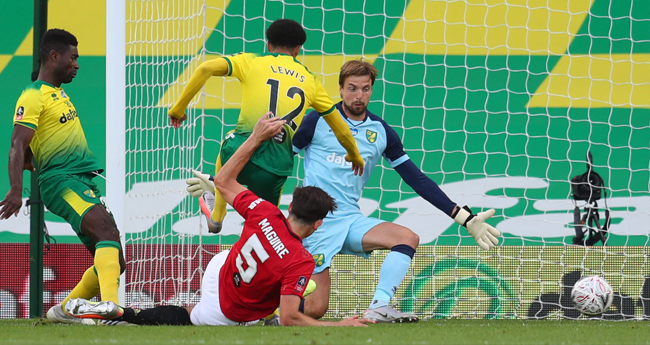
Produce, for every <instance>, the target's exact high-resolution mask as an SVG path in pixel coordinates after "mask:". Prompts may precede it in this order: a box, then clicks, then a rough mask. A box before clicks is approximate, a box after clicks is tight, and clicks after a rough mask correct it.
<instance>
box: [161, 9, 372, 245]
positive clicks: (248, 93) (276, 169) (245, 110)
mask: <svg viewBox="0 0 650 345" xmlns="http://www.w3.org/2000/svg"><path fill="white" fill-rule="evenodd" d="M266 38H267V40H268V43H267V48H268V51H269V53H268V54H252V53H242V54H238V55H235V56H228V57H220V58H217V59H214V60H210V61H206V62H204V63H202V64H201V65H200V66H199V67H198V68H197V69H196V70H195V71H194V73H193V74H192V77H191V78H190V80H189V82H188V83H187V85H186V86H185V88H184V89H183V92H182V94H181V96H180V97H179V99H178V100H177V101H176V103H175V104H174V106H173V107H172V108H171V109H170V110H169V112H168V115H169V117H170V121H171V124H172V126H174V127H175V128H178V127H179V126H180V124H181V122H182V121H184V120H185V119H186V118H187V117H186V115H185V108H187V105H188V104H189V102H190V101H191V100H192V98H193V97H194V95H195V94H196V93H197V92H198V91H199V90H200V89H201V88H202V87H203V85H204V84H205V82H206V81H207V80H208V79H209V78H210V77H212V76H232V77H236V78H237V79H239V80H240V81H241V85H242V107H241V111H240V114H239V119H238V120H237V127H236V128H235V130H234V131H232V132H230V133H228V135H227V136H226V138H225V139H224V141H223V144H222V146H221V152H220V153H219V156H218V157H217V161H216V171H217V172H218V171H219V169H220V168H221V165H222V164H225V163H226V162H227V161H228V159H229V158H230V157H231V156H232V154H233V153H234V152H235V150H237V147H239V146H240V145H241V144H242V143H243V142H244V141H245V140H246V138H247V137H248V136H249V135H250V133H251V130H252V129H253V126H254V125H255V123H256V122H257V120H258V119H259V118H260V116H261V114H264V113H266V112H267V111H270V112H272V113H273V114H274V115H275V116H277V117H281V118H282V119H283V120H285V121H286V125H285V127H284V128H283V129H282V132H281V133H280V134H278V136H277V137H275V138H273V140H271V141H268V142H265V143H263V144H262V146H261V147H260V149H259V150H257V151H256V152H255V154H254V155H253V157H252V158H251V160H250V164H248V165H247V166H246V167H245V168H244V169H243V170H242V174H241V175H240V176H239V178H238V181H239V182H241V183H242V184H244V185H246V186H247V187H248V188H249V189H250V190H251V191H252V192H254V193H255V194H257V195H258V196H260V197H262V198H263V199H264V200H268V201H270V202H272V203H274V204H276V205H278V204H279V202H280V196H281V195H282V188H283V186H284V183H285V181H286V180H287V176H289V175H291V173H292V171H293V152H292V145H291V138H292V137H293V134H294V132H295V131H296V129H297V128H298V127H299V126H300V123H301V122H302V118H303V116H304V114H305V111H306V110H307V109H308V108H310V107H312V108H314V109H315V110H316V111H317V112H318V114H319V116H320V117H322V118H323V120H324V121H325V122H326V123H327V124H328V126H329V128H331V129H332V131H333V132H334V135H335V136H336V140H338V142H339V143H340V144H341V145H342V146H343V147H344V148H345V150H346V152H347V156H348V159H349V160H350V161H351V162H352V164H351V165H350V167H351V169H353V170H354V171H355V173H356V174H359V175H360V174H361V173H362V172H363V165H364V162H363V160H362V159H361V156H360V155H359V151H358V150H357V147H356V143H355V141H354V138H353V137H352V133H351V132H350V129H349V128H348V126H347V125H346V124H345V122H344V121H343V118H342V117H341V115H340V114H339V112H338V110H337V109H336V108H335V107H334V103H333V102H332V100H331V98H330V97H329V96H328V95H327V92H326V91H325V89H324V88H323V86H322V84H321V83H320V81H318V79H316V78H315V77H314V76H313V75H312V74H311V73H310V72H309V71H308V70H307V68H306V67H305V66H303V65H301V64H300V63H299V62H298V61H297V60H296V59H295V57H296V56H297V55H298V53H299V52H300V49H301V48H302V45H303V44H304V43H305V41H306V40H307V34H306V33H305V30H304V29H303V27H302V25H300V24H299V23H297V22H296V21H294V20H291V19H278V20H276V21H274V22H273V23H272V24H271V25H270V26H269V28H268V29H267V30H266ZM200 195H201V193H200V192H196V193H193V194H192V196H200ZM215 197H216V200H215V207H214V210H213V212H212V215H211V216H208V228H209V231H210V232H213V233H218V232H220V231H221V227H222V222H223V219H224V217H225V216H226V203H225V201H224V200H223V198H221V197H220V196H219V193H218V192H217V191H215ZM205 202H206V201H205V200H201V203H202V204H205ZM202 206H204V205H202ZM203 209H204V210H205V207H203Z"/></svg>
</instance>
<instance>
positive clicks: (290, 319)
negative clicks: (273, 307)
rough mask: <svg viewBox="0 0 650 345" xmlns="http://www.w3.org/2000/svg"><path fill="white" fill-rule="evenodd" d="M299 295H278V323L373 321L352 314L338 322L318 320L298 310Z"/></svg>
mask: <svg viewBox="0 0 650 345" xmlns="http://www.w3.org/2000/svg"><path fill="white" fill-rule="evenodd" d="M299 307H300V297H298V296H296V295H282V296H280V310H281V312H280V324H281V325H282V326H355V327H367V325H366V324H367V323H375V322H374V321H370V320H367V319H359V317H358V316H353V317H350V318H347V319H345V320H341V321H338V322H332V321H319V320H316V319H313V318H311V317H309V316H307V315H305V314H303V313H301V312H300V311H298V308H299Z"/></svg>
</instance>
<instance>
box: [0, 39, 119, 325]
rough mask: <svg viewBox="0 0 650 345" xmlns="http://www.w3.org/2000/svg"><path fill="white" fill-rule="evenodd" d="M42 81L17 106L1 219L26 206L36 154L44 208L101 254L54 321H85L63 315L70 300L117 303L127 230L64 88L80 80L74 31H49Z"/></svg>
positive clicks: (42, 52) (43, 51)
mask: <svg viewBox="0 0 650 345" xmlns="http://www.w3.org/2000/svg"><path fill="white" fill-rule="evenodd" d="M40 58H41V65H40V71H39V73H38V78H37V80H36V81H35V82H34V83H32V84H30V85H29V86H27V87H26V88H25V90H24V91H23V93H22V95H21V96H20V98H18V102H17V104H16V112H15V115H14V127H13V133H12V136H11V149H10V151H9V181H10V184H11V189H10V190H9V192H8V193H7V195H6V196H5V198H4V200H2V202H0V219H7V218H9V217H10V216H11V215H12V214H14V215H16V214H17V213H18V211H19V210H20V207H21V206H22V189H23V173H22V170H23V168H24V167H25V166H26V165H27V162H28V161H29V160H30V157H29V156H30V153H29V149H30V148H31V152H32V153H33V158H34V162H35V163H36V165H37V166H38V167H39V174H38V184H39V186H40V188H41V196H42V199H43V203H44V204H45V206H46V207H47V208H48V209H49V210H50V211H51V212H52V213H54V214H56V215H58V216H60V217H62V218H63V219H65V220H66V221H67V222H68V223H69V224H70V225H71V226H72V229H73V230H74V231H75V232H76V233H77V236H79V239H80V240H81V242H82V243H83V244H84V245H85V246H86V248H87V249H88V251H89V252H90V253H91V254H92V255H93V257H94V265H93V266H91V267H90V268H88V269H87V270H86V272H85V273H84V274H83V277H82V278H81V281H80V282H79V283H78V284H77V286H76V287H75V288H74V289H73V290H72V291H71V292H70V294H69V295H68V296H67V297H66V298H65V299H64V300H63V302H62V303H61V304H57V305H55V306H53V307H52V308H50V310H48V312H47V318H48V319H50V320H51V321H54V322H66V323H84V322H83V320H79V319H77V318H74V317H72V316H70V315H68V314H66V313H65V312H64V311H63V306H64V305H65V304H66V303H67V302H68V301H69V300H70V299H71V298H78V297H81V298H87V299H89V298H93V297H95V296H96V295H97V294H98V293H100V292H101V296H102V300H103V301H112V302H115V303H118V297H117V289H118V286H119V278H120V274H121V273H122V272H123V271H124V269H125V267H126V264H125V262H124V257H123V254H122V248H121V246H120V233H119V231H118V229H117V226H116V225H115V221H114V220H113V217H112V216H111V214H110V213H109V212H108V211H107V209H106V207H105V206H104V204H103V201H102V200H101V199H100V197H101V193H100V191H99V189H98V188H97V185H96V184H95V183H94V182H93V181H92V180H93V178H94V177H95V176H98V175H99V173H101V172H102V171H103V169H101V168H100V166H99V164H98V162H97V159H96V158H95V155H94V154H93V153H92V152H91V151H90V149H89V148H88V143H87V141H86V137H85V135H84V131H83V128H82V127H81V120H80V118H79V116H78V114H77V110H76V109H75V107H74V105H73V104H72V100H71V99H70V97H69V96H68V94H66V93H65V91H64V90H63V89H62V88H61V84H67V83H70V82H71V81H72V79H73V78H74V77H75V76H76V75H77V70H78V69H79V63H78V62H77V59H78V58H79V52H78V50H77V39H76V38H75V36H74V35H72V34H71V33H69V32H67V31H64V30H60V29H50V30H48V31H47V32H46V33H45V34H44V35H43V38H42V40H41V48H40Z"/></svg>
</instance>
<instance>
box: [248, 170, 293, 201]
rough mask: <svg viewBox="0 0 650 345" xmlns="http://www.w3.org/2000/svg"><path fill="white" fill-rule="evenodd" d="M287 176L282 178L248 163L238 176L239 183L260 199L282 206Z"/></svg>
mask: <svg viewBox="0 0 650 345" xmlns="http://www.w3.org/2000/svg"><path fill="white" fill-rule="evenodd" d="M286 181H287V176H280V175H276V174H274V173H271V172H268V171H266V170H264V169H263V168H261V167H259V166H258V165H256V164H255V163H252V162H248V163H247V164H246V166H244V169H242V171H241V172H240V173H239V175H238V176H237V182H239V183H241V184H243V185H245V186H246V187H247V188H248V189H249V190H250V191H251V192H253V193H255V195H257V196H259V197H260V198H262V199H264V200H266V201H269V202H272V203H273V204H275V205H276V206H278V205H279V204H280V198H281V197H282V190H283V188H284V183H285V182H286Z"/></svg>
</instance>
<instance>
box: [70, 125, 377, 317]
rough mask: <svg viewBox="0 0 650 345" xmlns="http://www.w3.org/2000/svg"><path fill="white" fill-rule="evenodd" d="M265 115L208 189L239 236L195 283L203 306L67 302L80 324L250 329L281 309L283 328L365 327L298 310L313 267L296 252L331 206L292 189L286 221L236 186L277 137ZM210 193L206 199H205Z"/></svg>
mask: <svg viewBox="0 0 650 345" xmlns="http://www.w3.org/2000/svg"><path fill="white" fill-rule="evenodd" d="M270 115H271V113H267V114H266V115H265V116H264V117H262V118H261V119H260V120H259V121H258V122H257V124H256V125H255V127H254V129H253V132H252V134H251V135H250V136H249V137H248V138H247V139H246V141H244V143H242V145H241V146H240V147H239V148H238V149H237V151H236V152H235V153H234V154H233V155H232V157H230V159H229V160H228V162H227V163H226V164H225V165H224V166H223V167H222V168H221V170H219V173H218V174H217V175H216V177H215V180H214V184H215V187H216V189H217V190H218V191H219V192H220V193H221V195H222V196H223V198H224V199H225V200H226V201H227V202H228V203H229V204H230V205H232V206H233V207H234V208H235V210H237V212H239V214H241V215H242V216H243V217H244V219H245V222H244V229H243V231H242V235H241V237H240V238H239V240H238V241H237V242H236V243H235V244H234V245H233V247H232V249H231V250H229V251H228V250H226V251H222V252H221V253H219V254H217V255H216V256H215V257H214V258H212V260H210V263H209V264H208V266H207V268H206V270H205V274H204V275H203V281H202V282H201V300H200V302H199V303H198V304H197V305H195V306H193V307H187V308H184V307H173V306H160V307H156V308H152V309H146V310H142V311H140V310H136V309H132V308H122V307H118V306H117V305H115V304H114V303H112V302H97V303H93V302H88V301H86V300H83V299H77V300H73V301H71V302H70V303H68V305H67V306H66V309H67V310H68V312H70V313H71V314H73V315H75V316H78V317H94V318H108V319H113V320H115V321H126V322H130V323H135V324H141V325H160V324H166V325H211V326H224V325H249V324H251V323H256V322H258V321H259V320H260V319H261V318H263V317H265V316H267V315H269V314H270V313H272V312H273V311H274V310H275V309H276V308H277V307H278V305H279V306H280V308H281V310H282V313H281V324H282V325H285V326H365V324H366V323H370V322H371V321H369V320H365V319H359V318H358V317H357V316H355V317H351V318H348V319H345V320H342V321H340V322H322V321H317V320H315V319H313V318H310V317H308V316H306V315H304V314H303V313H300V312H299V311H298V306H299V305H300V300H301V298H302V296H303V293H304V290H305V288H306V285H307V281H308V280H309V277H310V276H311V273H312V271H313V269H314V260H313V259H312V257H311V255H310V254H309V253H308V252H307V251H306V250H305V248H304V247H303V245H302V240H303V239H304V238H305V237H308V236H309V235H311V234H312V233H313V232H314V231H315V230H316V229H317V228H318V227H319V226H320V225H321V224H322V223H323V220H322V219H323V218H324V217H325V216H326V215H327V214H328V213H329V212H332V211H334V210H335V209H336V203H335V202H334V200H333V199H332V197H330V196H329V195H328V194H327V193H325V192H324V191H323V190H322V189H320V188H318V187H302V188H296V190H295V191H294V193H293V203H291V204H290V205H289V217H288V218H285V217H284V215H283V214H282V212H281V211H280V209H278V208H277V207H276V206H275V205H273V204H272V203H270V202H268V201H265V200H263V199H262V198H260V197H259V196H257V195H255V194H254V193H253V192H251V191H250V190H248V189H246V188H245V187H244V186H242V185H241V184H239V183H238V182H237V176H238V175H239V173H240V172H241V171H242V169H244V166H245V165H246V164H247V162H248V160H249V159H250V157H251V156H252V155H253V153H254V152H255V150H256V149H257V148H258V147H259V146H260V145H261V144H262V142H264V141H266V140H269V139H271V138H272V137H273V136H275V135H277V134H278V133H280V131H281V130H282V126H283V125H284V123H285V121H284V120H279V119H278V118H277V117H271V116H270ZM205 193H209V192H205Z"/></svg>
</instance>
